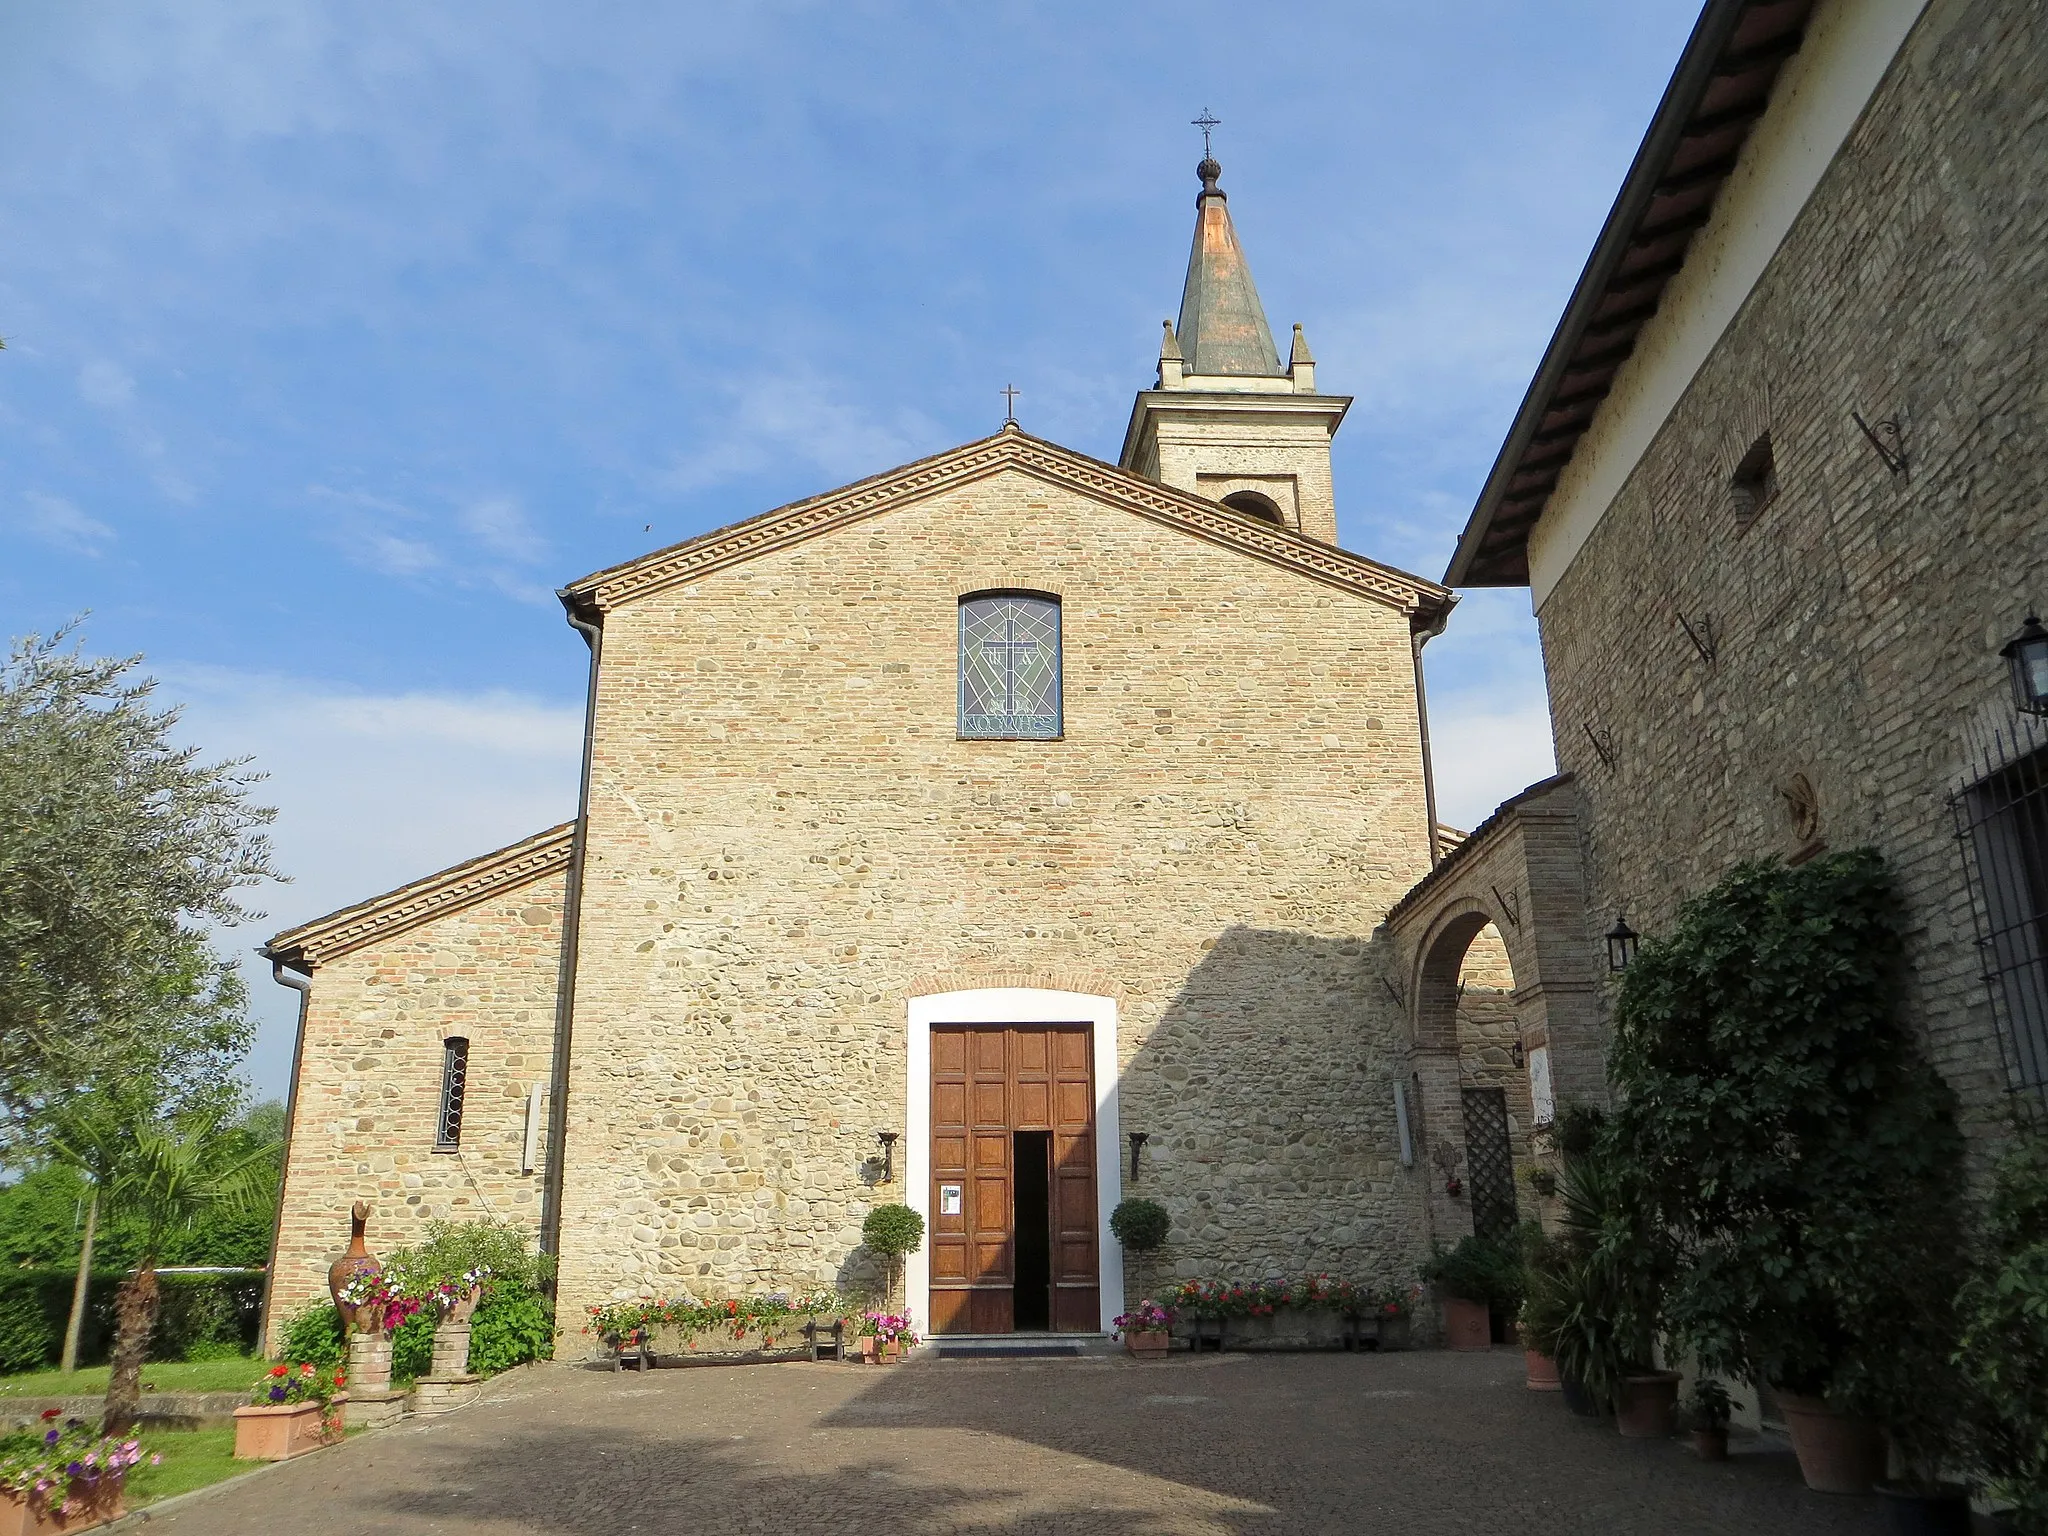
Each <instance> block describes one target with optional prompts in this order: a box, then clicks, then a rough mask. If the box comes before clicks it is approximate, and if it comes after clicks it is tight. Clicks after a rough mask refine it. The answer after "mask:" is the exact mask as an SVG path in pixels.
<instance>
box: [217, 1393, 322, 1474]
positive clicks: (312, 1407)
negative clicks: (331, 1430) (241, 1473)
mask: <svg viewBox="0 0 2048 1536" xmlns="http://www.w3.org/2000/svg"><path fill="white" fill-rule="evenodd" d="M321 1419H322V1415H321V1412H320V1405H319V1404H318V1403H279V1404H277V1405H276V1406H274V1407H272V1406H268V1405H266V1406H263V1407H256V1406H253V1405H251V1406H249V1407H243V1408H237V1409H236V1410H235V1460H237V1461H288V1460H290V1459H291V1458H292V1457H294V1456H303V1455H304V1454H305V1453H306V1452H308V1451H317V1450H319V1449H320V1443H321V1438H320V1437H321Z"/></svg>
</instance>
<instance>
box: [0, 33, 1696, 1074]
mask: <svg viewBox="0 0 2048 1536" xmlns="http://www.w3.org/2000/svg"><path fill="white" fill-rule="evenodd" d="M1696 11H1697V4H1696V0H1597V3H1596V0H1586V3H1551V4H1544V5H1540V6H1538V5H1530V4H1526V3H1524V4H1512V3H1491V4H1487V3H1443V4H1438V5H1430V6H1415V5H1413V4H1410V3H1406V0H1403V3H1381V0H1371V3H1350V4H1330V5H1318V4H1295V5H1290V6H1287V7H1264V6H1262V7H1251V6H1241V5H1239V6H1230V5H1221V4H1202V3H1185V0H1182V3H1175V4H1172V5H1164V4H1127V5H1120V6H1103V5H1079V4H1043V5H1030V4H1019V5H1006V6H991V5H974V6H969V5H958V4H953V5H945V4H924V5H903V4H899V5H882V4H862V3H846V0H841V3H835V4H830V5H826V4H816V5H813V4H743V5H726V6H711V5H695V6H682V5H667V6H652V5H644V4H643V5H619V4H609V3H601V0H592V3H585V4H581V5H577V6H573V7H571V6H545V5H536V4H522V3H509V0H496V3H491V4H481V3H442V4H427V5H413V6H362V5H340V4H323V3H318V0H303V3H293V4H288V5H285V4H280V5H257V4H250V5H228V4H214V3H208V0H177V3H148V0H136V3H129V4H119V5H117V4H112V3H91V0H18V3H16V4H14V5H11V6H9V7H8V8H7V9H6V12H5V16H4V19H0V336H4V337H5V338H6V342H7V350H6V351H4V352H0V454H4V458H5V466H4V473H0V613H4V614H5V617H6V624H5V627H6V630H7V631H8V632H9V633H11V634H19V633H22V632H25V631H30V630H40V631H47V630H48V629H50V628H52V627H54V626H56V625H58V624H60V623H62V622H64V621H65V620H67V619H70V618H72V617H74V616H76V615H78V614H80V613H84V612H87V611H89V612H90V615H91V617H90V619H89V621H88V623H87V624H86V626H85V629H84V634H85V638H86V642H87V644H88V646H89V647H90V648H91V649H93V650H96V651H112V652H129V651H141V652H143V653H145V654H146V655H147V657H148V660H149V665H150V668H151V670H152V671H154V672H155V673H156V675H157V676H158V677H160V678H161V679H162V681H163V684H164V691H165V695H166V697H167V698H170V699H175V700H178V701H181V702H183V703H184V704H185V705H186V708H187V714H186V722H185V729H186V731H187V732H188V734H189V735H190V736H191V738H192V739H194V740H196V741H198V742H199V743H201V744H202V745H203V746H204V748H205V749H206V750H207V751H208V752H209V753H210V754H213V755H217V756H229V755H235V756H241V755H252V756H254V757H255V759H256V762H257V766H259V767H261V768H264V769H266V770H268V771H269V772H270V774H271V780H270V782H269V784H268V785H267V786H266V793H267V795H268V798H269V799H270V800H272V801H273V802H274V803H276V804H277V805H278V806H279V808H280V813H281V814H280V817H279V820H278V824H277V827H276V838H277V843H278V846H279V852H280V862H281V863H282V864H283V866H284V867H285V869H286V870H287V871H288V872H289V873H290V874H291V875H292V876H293V877H294V881H293V883H292V884H291V885H289V886H284V887H274V888H271V889H269V890H267V891H265V892H262V893H260V895H259V903H260V904H261V905H262V906H264V907H265V908H266V909H267V911H268V912H269V914H270V920H269V921H266V922H265V923H263V924H260V925H257V926H258V928H259V929H260V932H259V931H254V930H251V931H245V932H243V933H240V934H236V935H231V936H229V940H230V942H232V943H235V944H238V945H244V946H246V945H247V944H249V943H253V942H255V941H256V940H258V939H260V938H261V937H262V936H263V935H264V934H267V933H268V932H270V931H272V930H273V929H274V928H275V927H277V926H281V925H282V924H284V923H287V922H292V921H297V920H299V919H302V918H304V917H308V916H312V915H315V914H317V913H320V912H323V911H326V910H329V909H331V908H333V907H335V906H339V905H342V904H344V903H346V902H348V901H351V900H355V899H359V898H360V897H362V896H364V895H367V894H370V893H372V892H374V891H377V890H380V889H384V888H386V887H388V886H390V885H393V884H396V883H398V882H400V881H403V880H405V879H408V878H411V877H414V876H416V875H418V874H421V873H424V872H426V871H428V870H431V869H433V868H436V867H439V866H441V865H443V864H446V863H450V862H453V861H455V860H457V859H460V858H463V857H466V856H469V855H471V854H473V853H476V852H479V851H482V850H484V849H486V848H489V847H493V846H496V845H498V844H500V843H503V842H507V841H510V840H512V839H513V838H515V837H518V836H522V835H524V834H525V833H527V832H529V831H532V830H534V829H536V828H537V827H539V826H543V825H546V824H548V823H551V822H553V821H557V820H561V819H564V818H566V817H567V816H568V815H569V814H570V813H571V811H572V810H573V801H574V788H575V783H574V780H575V763H576V754H577V734H578V732H579V730H580V724H581V721H580V689H581V684H582V672H583V662H582V656H583V651H582V646H581V643H580V642H579V641H578V640H577V639H576V637H575V636H574V635H573V634H572V633H571V632H570V631H569V630H568V628H567V627H566V626H565V625H564V624H563V623H562V620H561V616H560V609H559V607H558V605H557V604H556V603H555V601H554V598H553V596H552V589H553V588H554V587H556V586H558V585H560V584H562V583H563V582H565V581H567V580H569V579H570V578H573V577H575V576H579V575H582V574H584V573H585V572H588V571H591V570H594V569H597V568H599V567H601V566H604V565H607V564H610V563H611V562H613V561H616V560H619V559H622V558H626V557H628V556H631V555H634V554H637V553H640V552H642V551H643V550H646V549H648V548H651V547H655V546H658V545H660V544H664V543H669V542H672V541H674V540H676V539H680V538H684V537H687V536H689V535H691V534H695V533H698V532H701V531H703V530H705V529H707V528H711V527H715V526H717V525H719V524H721V523H726V522H730V521H732V520H734V519H736V518H740V517H744V516H747V515H750V514H752V513H754V512H757V511H760V510H763V509H765V508H767V507H771V506H775V505H777V504H779V503H781V502H784V501H788V500H792V499H794V498H797V497H800V496H806V495H811V494H814V493H816V492H818V491H820V490H824V489H827V488H829V487H831V486H833V485H837V484H840V483H843V482H845V481H848V480H851V479H855V478H858V477H860V476H862V475H866V474H870V473H873V472H875V471H877V470H881V469H885V468H887V467H889V466H890V465H892V464H896V463H899V462H902V461H904V460H906V459H910V458H913V457H916V456H919V455H922V454H925V453H930V452H933V451H935V450H938V449H940V448H943V447H946V446H948V445H950V444H953V443H957V442H960V441H964V440H966V439H969V438H973V437H978V436H981V435H983V434H985V433H987V432H989V431H991V430H993V429H994V428H995V427H996V426H998V425H999V424H1000V423H1001V420H1002V412H1003V401H1002V397H1001V396H1000V394H999V393H998V392H999V391H1000V390H1001V389H1002V387H1003V386H1004V385H1005V384H1006V383H1014V384H1015V385H1016V386H1017V388H1018V389H1019V390H1020V391H1021V392H1022V393H1021V396H1020V398H1019V400H1018V406H1017V409H1018V416H1019V418H1020V420H1021V421H1022V422H1023V424H1024V425H1025V426H1026V427H1027V428H1028V429H1029V430H1031V431H1033V432H1037V433H1039V434H1041V435H1043V436H1047V437H1051V438H1054V439H1057V440H1059V441H1061V442H1064V443H1067V444H1069V445H1071V446H1073V447H1076V448H1078V449H1081V450H1082V451H1084V452H1088V453H1092V454H1096V455H1098V456H1101V457H1104V458H1114V457H1115V455H1116V452H1117V449H1118V446H1119V443H1120V441H1121V436H1122V429H1123V425H1124V421H1125V418H1126V416H1127V414H1128V411H1129V407H1130V399H1131V395H1132V393H1133V391H1135V390H1137V389H1140V388H1143V387H1144V386H1146V385H1147V384H1148V383H1149V382H1150V381H1151V373H1152V364H1153V358H1154V356H1155V355H1156V350H1157V337H1158V330H1159V320H1160V317H1161V316H1165V315H1170V314H1172V313H1173V312H1174V311H1175V309H1176V307H1177V305H1178V302H1179V296H1180V280H1181V276H1182V273H1183V271H1184V268H1185V264H1186V260H1187V245H1188V239H1189V235H1190V231H1191V229H1192V221H1193V197H1194V194H1195V191H1196V190H1197V183H1196V181H1195V178H1194V175H1193V167H1194V162H1195V161H1196V160H1197V159H1198V158H1199V157H1200V149H1201V145H1200V136H1199V134H1197V133H1196V131H1195V130H1194V129H1192V128H1191V127H1189V126H1188V120H1189V119H1190V118H1192V117H1194V116H1195V115H1196V113H1197V112H1198V111H1199V110H1201V109H1202V108H1204V107H1208V108H1210V109H1212V110H1213V111H1214V112H1215V113H1216V115H1217V116H1219V117H1220V118H1222V120H1223V126H1222V127H1221V128H1220V129H1219V130H1218V133H1217V140H1216V153H1217V156H1218V158H1219V159H1220V160H1221V161H1222V163H1223V166H1224V178H1223V185H1224V186H1225V188H1226V189H1227V190H1228V191H1229V192H1230V193H1231V208H1232V211H1233V213H1234V215H1235V217H1236V220H1237V223H1238V229H1239V233H1240V235H1241V236H1242V238H1243V241H1244V244H1245V247H1246V251H1247V254H1248V256H1249V259H1250V261H1251V264H1252V268H1253V271H1254V273H1255V274H1256V276H1257V280H1258V284H1259V288H1260V291H1261V293H1262V295H1263V297H1264V298H1265V301H1266V304H1267V308H1268V311H1269V313H1270V315H1271V318H1272V321H1273V325H1274V329H1275V331H1276V332H1279V333H1282V334H1284V332H1285V328H1286V327H1287V326H1288V325H1289V324H1291V323H1293V322H1295V321H1300V322H1301V323H1303V324H1304V325H1305V326H1306V327H1307V334H1308V337H1309V340H1310V343H1311V344H1312V346H1313V347H1314V349H1315V353H1316V356H1317V359H1318V362H1319V365H1320V366H1319V381H1320V382H1321V383H1322V385H1323V387H1324V388H1325V389H1327V390H1330V391H1334V392H1339V393H1347V394H1352V395H1355V396H1356V397H1357V403H1356V404H1355V405H1354V406H1353V407H1352V411H1351V414H1350V417H1349V419H1348V421H1347V422H1346V425H1345V427H1344V430H1343V432H1342V433H1341V434H1340V436H1339V438H1338V441H1337V448H1336V456H1337V486H1338V500H1339V507H1340V517H1341V531H1342V535H1343V539H1344V542H1345V543H1346V544H1347V545H1349V546H1350V547H1352V548H1355V549H1359V550H1362V551H1364V552H1366V553H1368V554H1371V555H1373V556H1375V557H1377V558H1380V559H1384V560H1387V561H1390V562H1391V563H1393V564H1396V565H1401V566H1404V567H1407V568H1409V569H1412V570H1415V571H1417V572H1420V573H1421V574H1424V575H1428V576H1439V575H1441V574H1442V570H1443V566H1444V563H1445V561H1446V559H1447V558H1448V556H1449V553H1450V550H1451V547H1452V545H1453V543H1454V541H1455V538H1456V535H1457V532H1458V529H1459V528H1460V527H1461V526H1462V525H1463V522H1464V518H1465V516H1466V514H1467V512H1468V511H1469V510H1470V507H1471V504H1472V500H1473V497H1474V496H1475V494H1476V492H1477V489H1478V487H1479V484H1480V482H1481V480H1482V479H1483V477H1484V475H1485V472H1486V469H1487V467H1488V466H1489V464H1490V463H1491V461H1492V457H1493V454H1494V452H1495V450H1496V449H1497V447H1498V446H1499V443H1500V439H1501V437H1502V435H1503V434H1504V433H1505V431H1506V428H1507V425H1508V422H1509V419H1510V417H1511V415H1512V413H1513V410H1514V407H1515V404H1516V403H1517V401H1518V400H1519V399H1520V396H1521V393H1522V390H1523V389H1524V388H1525V387H1526V385H1527V383H1528V380H1529V377H1530V374H1531V373H1532V372H1533V370H1534V367H1535V364H1536V361H1537V358H1538V356H1539V355H1540V353H1541V350H1542V347H1543V344H1544V342H1545V341H1546V340H1547V338H1548V336H1549V333H1550V330H1551V327H1552V326H1553V325H1554V323H1555V321H1556V318H1557V315H1558V313H1559V311H1560V310H1561V308H1562V306H1563V303H1564V300H1565V297H1566V296H1567V294H1568V293H1569V291H1570V287H1571V284H1572V281H1573V280H1574V278H1575V277H1576V276H1577V274H1578V271H1579V268H1580V266H1581V265H1582V264H1583V262H1584V259H1585V256H1586V253H1587V251H1588V250H1589V249H1590V247H1591V243H1592V240H1593V237H1594V235H1595V233H1596V232H1597V230H1598V228H1599V224H1600V220H1601V219H1602V218H1603V217H1604V215H1605V213H1606V210H1607V207H1608V204H1609V202H1610V201H1611V200H1612V197H1613V195H1614V192H1615V190H1616V188H1617V187H1618V186H1619V184H1620V180H1621V177H1622V174H1623V172H1624V171H1625V170H1626V168H1627V164H1628V161H1629V158H1630V156H1631V155H1632V154H1633V153H1634V150H1635V147H1636V144H1637V142H1638V140H1639V139H1640V137H1641V134H1642V131H1643V128H1644V126H1645V124H1646V123H1647V122H1648V119H1649V116H1650V113H1651V111H1652V109H1653V108H1654V106H1655V104H1656V101H1657V98H1658V96H1659V94H1660V93H1661V91H1662V89H1663V86H1664V82H1665V80H1666V78H1667V77H1668V75H1669V73H1670V70H1671V67H1672V65H1673V64H1674V62H1675V61H1676V59H1677V56H1678V53H1679V49H1680V47H1681V45H1682V44H1683V41H1684V38H1685V34H1686V32H1687V30H1688V29H1689V28H1690V26H1691V23H1692V21H1693V18H1694V16H1695V14H1696ZM1428 662H1429V678H1430V688H1431V710H1432V717H1433V723H1434V724H1435V727H1436V734H1437V764H1438V773H1439V777H1440V783H1441V790H1442V801H1443V803H1442V811H1443V814H1444V815H1445V817H1446V819H1448V820H1451V821H1453V822H1459V823H1462V824H1466V825H1469V824H1471V823H1472V822H1473V821H1475V820H1477V819H1478V818H1479V817H1481V816H1483V815H1484V814H1485V812H1486V810H1487V809H1488V808H1490V807H1491V806H1492V805H1493V804H1494V803H1495V802H1496V801H1498V800H1499V799H1500V798H1502V797H1503V796H1505V795H1507V794H1511V793H1513V792H1514V791H1515V790H1516V789H1518V788H1520V787H1521V786H1522V785H1524V784H1525V783H1528V782H1529V781H1531V780H1533V779H1534V778H1537V777H1540V776H1541V775H1542V774H1543V773H1545V772H1547V771H1549V761H1550V760H1549V741H1548V735H1547V729H1546V726H1545V723H1544V715H1543V708H1542V676H1541V662H1540V658H1539V657H1538V654H1537V650H1536V643H1535V633H1534V626H1533V623H1532V622H1531V621H1530V619H1529V618H1528V614H1527V597H1526V594H1524V593H1497V594H1489V593H1476V594H1472V595H1470V596H1469V597H1468V598H1467V600H1466V602H1465V603H1464V604H1463V605H1462V606H1461V608H1460V609H1459V611H1458V613H1457V615H1456V616H1455V617H1454V619H1453V621H1452V625H1451V629H1450V632H1449V633H1448V634H1446V635H1445V636H1444V637H1443V638H1441V639H1439V640H1438V641H1436V642H1434V643H1433V644H1432V645H1431V647H1430V649H1429V652H1428ZM252 981H254V982H260V984H259V985H255V987H254V990H255V992H256V995H257V999H258V1002H259V1004H260V1006H261V1009H262V1017H263V1032H262V1038H261V1041H260V1044H259V1048H258V1051H257V1054H256V1056H255V1058H254V1059H253V1061H252V1064H251V1069H250V1070H251V1076H252V1079H253V1081H254V1082H255V1083H256V1085H257V1086H258V1087H259V1088H260V1089H262V1090H264V1091H278V1090H280V1089H281V1087H282V1084H283V1080H284V1076H285V1074H286V1071H287V1069H288V1064H289V1052H290V1017H291V1015H290V1008H289V999H288V998H287V997H285V996H283V995H281V994H279V993H278V991H277V989H275V988H273V987H271V986H270V984H269V983H268V980H267V978H252Z"/></svg>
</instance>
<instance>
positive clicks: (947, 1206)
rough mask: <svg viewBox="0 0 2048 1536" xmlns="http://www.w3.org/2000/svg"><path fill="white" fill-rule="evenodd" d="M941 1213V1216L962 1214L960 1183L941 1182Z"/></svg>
mask: <svg viewBox="0 0 2048 1536" xmlns="http://www.w3.org/2000/svg"><path fill="white" fill-rule="evenodd" d="M939 1214H940V1215H941V1216H958V1215H959V1214H960V1186H959V1185H958V1184H941V1185H940V1186H939Z"/></svg>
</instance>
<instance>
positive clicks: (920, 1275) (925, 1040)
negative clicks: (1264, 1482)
mask: <svg viewBox="0 0 2048 1536" xmlns="http://www.w3.org/2000/svg"><path fill="white" fill-rule="evenodd" d="M1084 1022H1085V1023H1086V1024H1088V1025H1089V1026H1090V1028H1089V1038H1090V1039H1091V1040H1092V1041H1093V1043H1094V1052H1093V1054H1094V1060H1093V1062H1092V1069H1093V1073H1094V1086H1095V1250H1096V1254H1097V1262H1098V1264H1099V1266H1100V1278H1099V1284H1100V1285H1101V1287H1102V1289H1101V1297H1102V1318H1101V1324H1100V1326H1101V1328H1102V1331H1103V1332H1105V1333H1107V1332H1108V1331H1109V1326H1110V1319H1111V1318H1113V1317H1116V1316H1118V1315H1119V1314H1120V1313H1122V1311H1123V1309H1124V1264H1123V1250H1122V1249H1121V1248H1119V1247H1118V1246H1117V1243H1116V1240H1115V1239H1114V1238H1113V1237H1111V1236H1110V1234H1109V1213H1110V1212H1111V1211H1113V1210H1114V1209H1116V1203H1117V1201H1118V1200H1120V1199H1121V1198H1123V1177H1122V1174H1123V1160H1122V1158H1121V1157H1120V1156H1119V1155H1118V1149H1119V1148H1120V1147H1121V1146H1122V1144H1123V1132H1122V1130H1121V1129H1120V1127H1119V1124H1118V1120H1117V1107H1116V1086H1117V1067H1116V1000H1115V999H1114V998H1109V997H1101V996H1098V995H1096V994H1094V993H1089V992H1056V991H1051V990H1048V989H1044V988H1039V987H982V988H977V989H975V990H972V991H964V992H934V993H931V994H929V995H927V996H924V997H913V998H911V999H910V1036H909V1048H910V1062H909V1074H908V1076H909V1084H908V1086H909V1097H910V1102H909V1104H908V1106H907V1107H906V1110H905V1114H904V1122H903V1124H904V1137H903V1139H904V1140H905V1141H906V1142H907V1143H909V1145H908V1146H907V1148H906V1149H905V1151H906V1154H907V1155H906V1157H905V1161H904V1179H903V1182H904V1203H905V1204H906V1205H908V1206H910V1208H911V1209H912V1210H914V1211H916V1212H917V1213H918V1214H919V1215H920V1216H922V1217H924V1224H925V1231H926V1232H930V1231H931V1226H932V1209H931V1201H932V1026H933V1025H935V1024H1079V1023H1084ZM930 1285H931V1245H930V1244H929V1243H927V1244H925V1245H924V1246H923V1247H921V1248H919V1249H918V1251H917V1252H916V1253H913V1254H911V1255H910V1258H909V1261H908V1262H907V1263H906V1264H905V1266H904V1289H905V1293H906V1295H907V1297H908V1300H909V1306H910V1315H911V1319H912V1324H913V1326H914V1327H915V1328H916V1329H917V1331H918V1333H920V1334H924V1333H927V1332H928V1331H929V1326H928V1325H929V1323H930V1321H931V1306H930V1294H929V1291H930Z"/></svg>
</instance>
